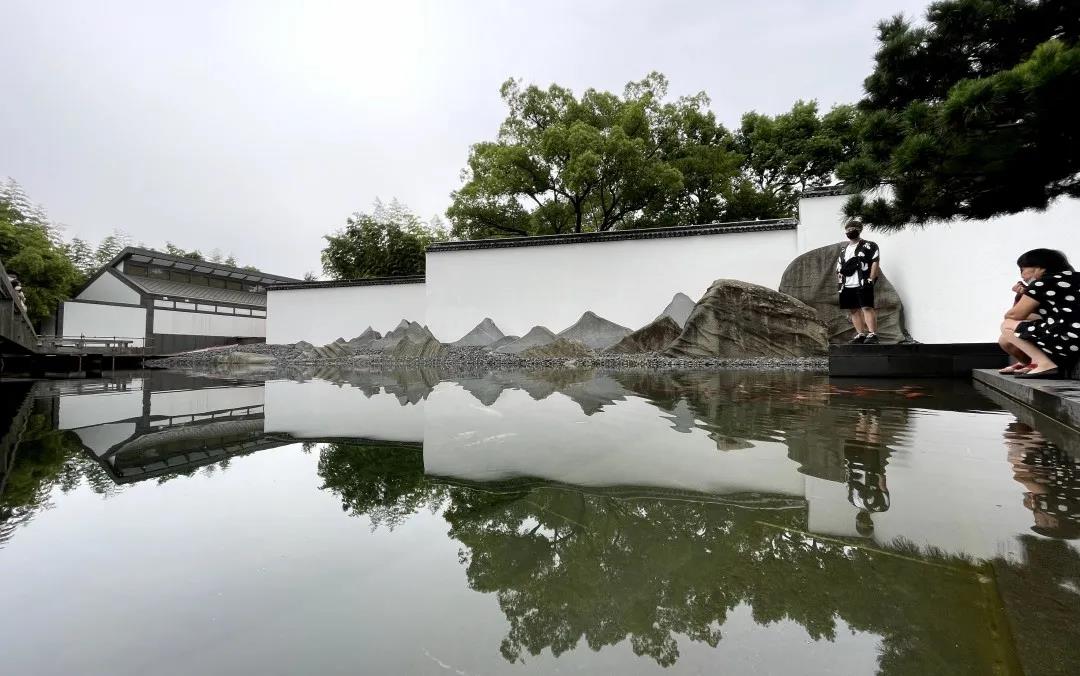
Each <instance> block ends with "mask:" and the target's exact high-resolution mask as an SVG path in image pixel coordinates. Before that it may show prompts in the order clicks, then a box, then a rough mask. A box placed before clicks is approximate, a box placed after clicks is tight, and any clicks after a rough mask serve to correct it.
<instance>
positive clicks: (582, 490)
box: [0, 369, 1080, 676]
mask: <svg viewBox="0 0 1080 676" xmlns="http://www.w3.org/2000/svg"><path fill="white" fill-rule="evenodd" d="M0 393H2V396H3V406H2V407H0V432H3V437H2V438H0V459H2V461H3V464H2V466H0V472H2V474H0V579H3V580H4V581H5V583H4V590H5V604H4V611H3V612H2V613H0V656H2V657H0V659H2V664H3V671H4V673H11V674H110V675H111V674H139V675H143V674H184V675H188V674H236V673H252V674H358V673H365V674H367V673H370V674H444V673H450V674H492V673H511V674H532V673H605V674H607V673H610V674H638V673H642V674H644V673H665V674H683V673H690V674H698V673H710V674H713V673H724V674H949V675H954V674H980V675H981V674H1020V673H1025V674H1029V676H1030V675H1032V674H1075V673H1077V665H1080V463H1078V458H1080V435H1078V434H1077V433H1076V432H1075V431H1073V430H1071V429H1068V428H1065V427H1063V426H1060V425H1058V424H1056V423H1054V422H1053V421H1051V420H1049V419H1047V418H1042V417H1040V416H1038V414H1035V413H1033V412H1030V411H1028V410H1026V409H1023V408H1020V407H1017V406H1016V405H1014V404H1012V403H1010V402H1008V401H1006V400H1003V399H1001V398H1000V397H999V396H998V395H996V394H994V393H992V392H990V391H987V390H982V389H979V390H976V389H975V388H974V387H973V386H971V385H969V384H967V383H962V382H955V381H916V382H911V383H906V384H905V383H897V382H895V381H879V382H853V381H850V380H843V381H840V380H833V381H830V380H829V379H828V378H826V377H823V376H819V375H813V374H805V373H769V372H754V371H721V372H716V371H711V372H703V371H676V372H655V371H642V372H633V371H595V370H575V369H548V370H536V371H517V372H512V371H507V372H503V371H494V372H492V371H478V372H467V371H443V370H438V369H435V370H426V369H414V370H403V371H393V372H380V371H370V372H366V371H350V372H339V371H333V370H322V371H319V370H312V371H308V372H298V373H294V374H289V377H284V376H282V377H272V378H270V377H267V376H260V375H258V374H244V373H242V372H220V373H194V372H191V373H188V372H169V371H144V372H133V373H122V374H116V375H114V376H112V377H108V378H105V379H97V380H68V381H63V380H51V381H4V382H3V383H2V384H0Z"/></svg>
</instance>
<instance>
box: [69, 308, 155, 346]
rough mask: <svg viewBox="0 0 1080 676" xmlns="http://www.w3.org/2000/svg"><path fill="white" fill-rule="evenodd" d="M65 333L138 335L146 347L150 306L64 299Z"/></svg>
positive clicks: (108, 335)
mask: <svg viewBox="0 0 1080 676" xmlns="http://www.w3.org/2000/svg"><path fill="white" fill-rule="evenodd" d="M63 331H64V335H65V336H86V337H87V338H91V337H93V338H113V337H116V338H136V339H137V340H136V341H135V342H134V343H133V345H134V346H135V347H142V344H143V338H144V337H145V335H146V308H141V307H131V306H127V305H100V304H97V303H80V302H78V301H67V302H66V303H64V327H63Z"/></svg>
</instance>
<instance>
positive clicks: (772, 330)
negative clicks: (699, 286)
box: [664, 279, 828, 358]
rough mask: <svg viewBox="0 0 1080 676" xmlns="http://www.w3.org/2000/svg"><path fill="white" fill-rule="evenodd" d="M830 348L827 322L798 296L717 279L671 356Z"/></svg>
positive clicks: (803, 352) (783, 353) (810, 352)
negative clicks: (826, 330) (794, 296)
mask: <svg viewBox="0 0 1080 676" xmlns="http://www.w3.org/2000/svg"><path fill="white" fill-rule="evenodd" d="M827 350H828V340H827V338H826V332H825V324H824V323H822V322H821V321H819V320H818V318H817V312H815V311H814V309H813V308H812V307H810V306H809V305H806V304H805V303H803V302H802V301H799V300H798V299H796V298H792V297H791V296H788V295H786V294H783V293H779V292H777V291H773V290H772V289H768V288H766V287H764V286H759V285H757V284H749V283H747V282H741V281H738V280H734V279H718V280H716V281H715V282H713V283H712V286H710V287H709V290H708V291H706V292H705V295H704V296H702V298H701V300H699V301H698V302H697V305H695V306H694V311H693V312H691V313H690V317H689V318H688V319H687V321H686V326H685V327H684V328H683V331H682V333H681V334H680V335H679V337H678V338H677V339H675V342H674V343H672V344H671V346H670V347H669V348H668V349H667V350H665V351H664V354H665V355H667V356H670V357H689V358H709V357H726V358H745V357H807V356H815V355H821V354H825V353H826V351H827Z"/></svg>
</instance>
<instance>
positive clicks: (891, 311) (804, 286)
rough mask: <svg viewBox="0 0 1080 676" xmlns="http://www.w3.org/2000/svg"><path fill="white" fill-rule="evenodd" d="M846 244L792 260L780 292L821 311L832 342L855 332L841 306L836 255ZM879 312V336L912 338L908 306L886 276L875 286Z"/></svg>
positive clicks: (889, 340) (842, 340) (896, 339)
mask: <svg viewBox="0 0 1080 676" xmlns="http://www.w3.org/2000/svg"><path fill="white" fill-rule="evenodd" d="M841 246H843V245H842V244H830V245H829V246H823V247H821V248H819V249H813V250H812V251H807V252H806V253H804V254H803V255H801V256H799V257H798V258H796V259H795V260H793V261H791V263H790V264H789V265H788V267H787V269H786V270H784V275H783V277H781V279H780V292H781V293H786V294H787V295H789V296H793V297H795V298H798V299H799V300H801V301H802V302H804V303H806V304H807V305H809V306H810V307H812V308H814V310H816V311H817V315H818V319H820V320H821V321H823V322H825V325H826V327H827V329H828V338H829V342H832V343H846V342H847V341H848V340H850V339H851V338H852V336H854V335H855V329H853V328H852V326H851V321H850V320H849V319H848V313H847V310H842V309H840V304H839V294H838V293H837V290H836V258H837V256H839V255H840V247H841ZM874 302H875V305H876V306H877V313H878V330H877V333H878V336H880V337H881V340H882V342H885V343H900V342H906V341H910V340H911V336H910V335H909V334H908V332H907V328H906V327H905V326H904V306H903V305H902V304H901V302H900V296H899V295H898V294H897V293H896V289H895V288H893V285H892V284H890V283H889V280H888V279H887V278H886V277H885V275H884V274H883V275H881V278H880V279H879V280H878V282H877V284H875V285H874Z"/></svg>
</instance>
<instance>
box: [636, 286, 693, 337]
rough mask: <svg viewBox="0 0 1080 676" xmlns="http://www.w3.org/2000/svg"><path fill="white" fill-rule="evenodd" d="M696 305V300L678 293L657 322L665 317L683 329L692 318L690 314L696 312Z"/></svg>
mask: <svg viewBox="0 0 1080 676" xmlns="http://www.w3.org/2000/svg"><path fill="white" fill-rule="evenodd" d="M694 305H695V303H694V300H693V299H692V298H690V296H687V295H686V294H685V293H677V294H675V295H674V296H673V297H672V298H671V302H670V303H668V304H667V307H666V308H664V311H663V312H661V313H660V316H659V317H657V318H656V321H659V320H660V319H662V318H663V317H670V318H671V320H672V321H674V322H675V323H676V324H678V326H679V329H682V328H683V327H684V326H686V320H687V319H689V318H690V313H691V312H693V311H694ZM653 323H656V322H655V321H654V322H653ZM640 330H642V329H639V331H640Z"/></svg>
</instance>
